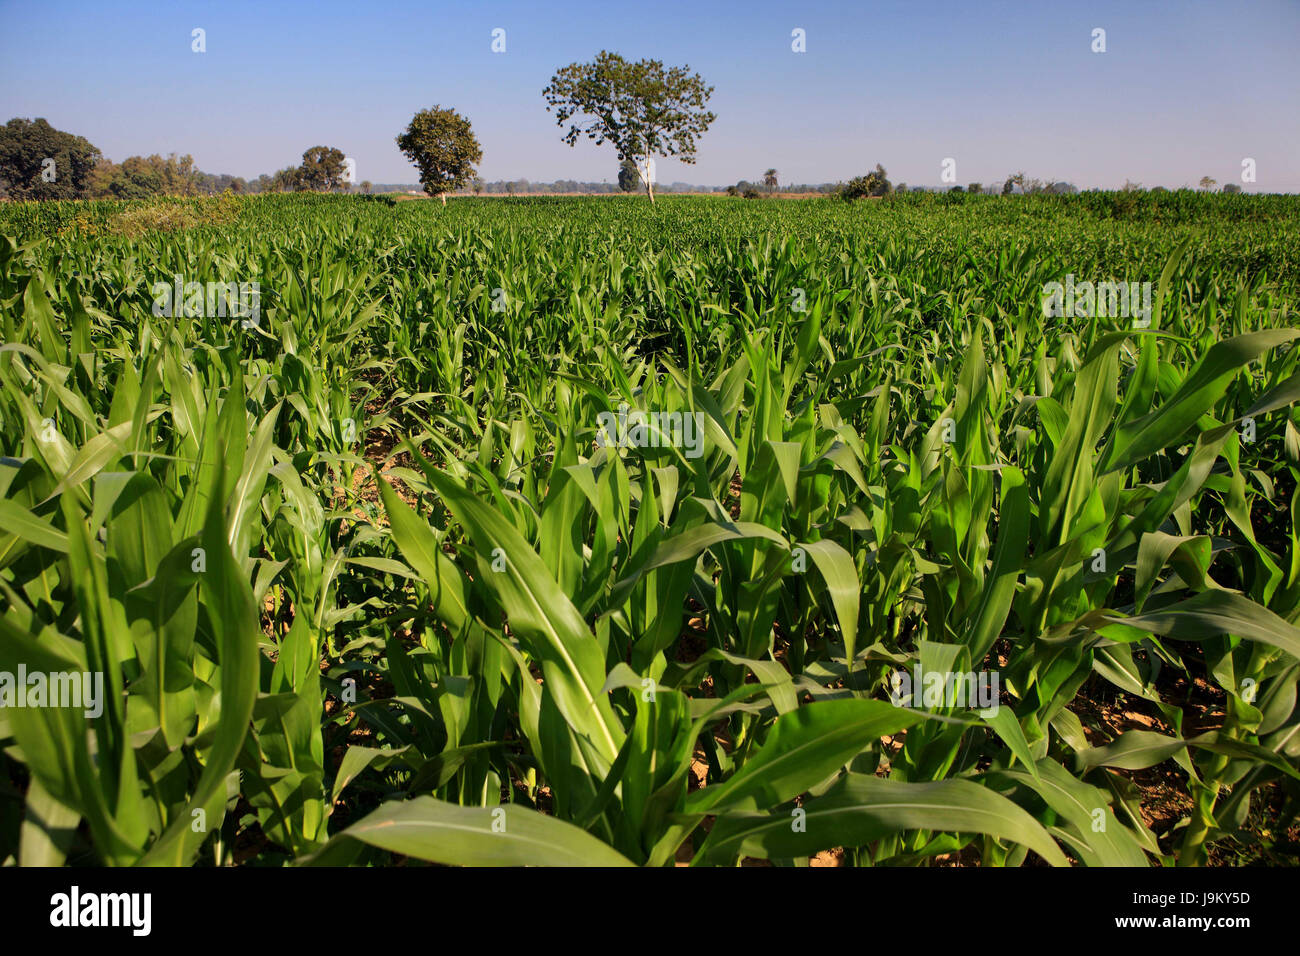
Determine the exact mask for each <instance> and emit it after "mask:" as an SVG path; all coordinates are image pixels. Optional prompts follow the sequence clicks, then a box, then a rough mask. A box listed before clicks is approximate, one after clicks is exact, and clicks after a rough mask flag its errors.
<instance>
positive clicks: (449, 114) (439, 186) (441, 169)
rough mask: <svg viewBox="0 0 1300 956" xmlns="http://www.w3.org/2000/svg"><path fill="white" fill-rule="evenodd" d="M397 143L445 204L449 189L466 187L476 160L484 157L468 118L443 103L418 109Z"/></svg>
mask: <svg viewBox="0 0 1300 956" xmlns="http://www.w3.org/2000/svg"><path fill="white" fill-rule="evenodd" d="M397 145H398V147H399V148H400V149H401V151H402V152H403V153H404V154H406V158H407V159H409V160H410V161H411V162H413V163H414V164H415V166H416V168H417V169H419V171H420V183H421V185H423V186H424V191H425V192H426V193H428V194H429V195H430V196H437V197H438V198H439V199H441V200H442V204H443V205H444V206H445V205H447V193H449V192H451V191H453V190H456V189H463V188H464V187H465V185H466V184H467V183H468V182H469V181H470V179H471V178H473V176H474V164H475V163H478V162H481V161H482V159H483V150H482V149H481V148H480V147H479V144H478V140H477V139H476V138H475V136H474V131H473V129H471V128H470V125H469V120H467V119H466V118H465V117H463V116H461V115H460V114H459V113H457V112H456V111H455V110H451V109H443V108H442V107H441V106H434V107H433V108H431V109H427V110H420V112H418V113H416V114H415V116H414V117H413V118H412V119H411V124H410V125H409V126H408V127H407V128H406V132H404V133H403V134H402V135H401V136H399V137H397Z"/></svg>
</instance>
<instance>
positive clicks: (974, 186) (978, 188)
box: [966, 183, 984, 196]
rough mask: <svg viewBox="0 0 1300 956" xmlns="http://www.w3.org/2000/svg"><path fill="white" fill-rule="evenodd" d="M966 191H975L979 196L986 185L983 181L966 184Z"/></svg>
mask: <svg viewBox="0 0 1300 956" xmlns="http://www.w3.org/2000/svg"><path fill="white" fill-rule="evenodd" d="M966 191H967V192H968V193H974V194H975V195H977V196H978V195H979V194H980V193H981V192H983V191H984V186H983V184H981V183H969V184H968V185H967V186H966Z"/></svg>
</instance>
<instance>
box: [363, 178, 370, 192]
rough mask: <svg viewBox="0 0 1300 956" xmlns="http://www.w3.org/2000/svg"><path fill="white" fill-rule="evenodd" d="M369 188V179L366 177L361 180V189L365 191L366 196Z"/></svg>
mask: <svg viewBox="0 0 1300 956" xmlns="http://www.w3.org/2000/svg"><path fill="white" fill-rule="evenodd" d="M370 189H371V185H370V180H368V179H363V180H361V191H362V192H363V193H365V194H366V195H367V196H369V195H370Z"/></svg>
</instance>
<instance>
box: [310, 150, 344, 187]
mask: <svg viewBox="0 0 1300 956" xmlns="http://www.w3.org/2000/svg"><path fill="white" fill-rule="evenodd" d="M346 158H347V157H345V156H344V155H343V151H342V150H340V149H335V148H334V147H332V146H313V147H312V148H311V149H309V150H307V151H306V152H304V153H303V154H302V165H301V166H299V167H298V180H299V183H300V184H301V188H303V189H311V190H315V191H317V192H332V191H333V190H335V189H339V188H340V187H342V185H343V174H344V172H345V167H344V165H343V160H344V159H346Z"/></svg>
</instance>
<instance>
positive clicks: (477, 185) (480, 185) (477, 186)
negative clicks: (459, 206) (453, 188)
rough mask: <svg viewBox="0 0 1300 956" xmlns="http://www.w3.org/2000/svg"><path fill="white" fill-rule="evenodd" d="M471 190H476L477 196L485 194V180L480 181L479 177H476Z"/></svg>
mask: <svg viewBox="0 0 1300 956" xmlns="http://www.w3.org/2000/svg"><path fill="white" fill-rule="evenodd" d="M471 188H472V189H473V190H474V195H475V196H479V195H481V194H482V193H483V180H482V179H480V178H479V177H478V176H475V177H474V182H473V184H472V185H471Z"/></svg>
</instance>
